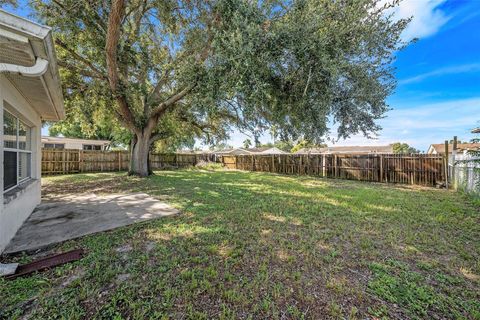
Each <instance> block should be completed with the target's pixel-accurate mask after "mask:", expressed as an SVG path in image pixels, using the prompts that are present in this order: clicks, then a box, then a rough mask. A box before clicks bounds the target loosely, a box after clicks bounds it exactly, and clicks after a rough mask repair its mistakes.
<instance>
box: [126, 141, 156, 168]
mask: <svg viewBox="0 0 480 320" xmlns="http://www.w3.org/2000/svg"><path fill="white" fill-rule="evenodd" d="M131 149H132V150H131V157H130V169H129V171H128V174H129V175H136V176H140V177H146V176H148V175H150V174H151V170H150V164H149V161H148V160H149V159H148V158H149V157H148V153H149V152H150V136H149V135H144V134H142V135H136V136H135V137H134V138H133V140H132V148H131Z"/></svg>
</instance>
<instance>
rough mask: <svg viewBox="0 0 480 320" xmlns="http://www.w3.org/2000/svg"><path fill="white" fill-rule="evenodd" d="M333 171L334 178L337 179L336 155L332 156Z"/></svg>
mask: <svg viewBox="0 0 480 320" xmlns="http://www.w3.org/2000/svg"><path fill="white" fill-rule="evenodd" d="M333 171H334V177H335V178H337V174H338V169H337V155H336V154H335V155H334V156H333Z"/></svg>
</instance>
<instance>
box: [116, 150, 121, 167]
mask: <svg viewBox="0 0 480 320" xmlns="http://www.w3.org/2000/svg"><path fill="white" fill-rule="evenodd" d="M117 157H118V171H121V170H122V169H121V168H122V160H121V158H122V154H121V153H120V150H118V151H117Z"/></svg>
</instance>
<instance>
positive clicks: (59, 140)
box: [42, 136, 110, 146]
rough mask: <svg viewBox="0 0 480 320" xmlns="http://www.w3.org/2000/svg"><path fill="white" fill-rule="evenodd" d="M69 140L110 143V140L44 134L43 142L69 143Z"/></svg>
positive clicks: (98, 143)
mask: <svg viewBox="0 0 480 320" xmlns="http://www.w3.org/2000/svg"><path fill="white" fill-rule="evenodd" d="M69 142H76V143H82V144H93V145H102V146H103V145H107V144H110V141H109V140H93V139H77V138H65V137H48V136H42V143H69Z"/></svg>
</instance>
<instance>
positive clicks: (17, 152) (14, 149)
mask: <svg viewBox="0 0 480 320" xmlns="http://www.w3.org/2000/svg"><path fill="white" fill-rule="evenodd" d="M3 113H4V114H5V113H8V114H9V115H10V116H12V117H13V118H14V119H15V121H16V141H15V142H16V148H6V147H5V142H2V143H3V152H5V151H7V152H15V153H16V154H17V161H16V165H17V168H16V173H17V174H16V181H17V182H16V183H15V185H14V186H12V187H10V188H8V189H4V190H3V193H6V192H8V191H10V190H13V189H15V188H16V187H18V185H19V184H21V183H23V182H25V181H28V180H31V179H32V160H33V156H32V153H33V152H32V150H31V149H32V127H31V126H29V125H28V124H27V123H25V121H22V120H20V118H19V117H18V116H17V115H15V113H13V112H10V111H8V110H5V109H4V110H3ZM4 121H5V115H4V116H3V118H2V135H3V136H5V132H4V129H3V126H4ZM20 122H21V123H22V124H23V126H24V127H26V131H27V136H26V137H27V139H28V137H29V138H30V150H28V149H26V148H25V149H20V148H19V146H20V139H19V137H20V135H19V132H20ZM20 153H27V154H30V159H29V162H30V163H28V162H27V170H28V168H30V174H29V176H28V177H26V178H23V179H20V180H19V176H20V166H19V164H20V161H19V159H20ZM28 164H29V166H28Z"/></svg>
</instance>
